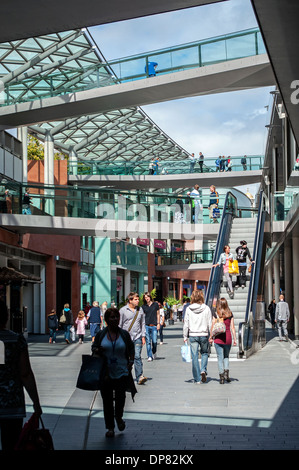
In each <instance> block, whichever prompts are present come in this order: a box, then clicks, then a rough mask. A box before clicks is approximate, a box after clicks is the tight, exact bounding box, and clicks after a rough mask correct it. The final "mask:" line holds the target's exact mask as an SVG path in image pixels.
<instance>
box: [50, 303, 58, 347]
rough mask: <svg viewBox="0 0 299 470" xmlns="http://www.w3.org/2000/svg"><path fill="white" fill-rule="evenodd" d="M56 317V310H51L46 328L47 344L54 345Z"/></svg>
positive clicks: (56, 328)
mask: <svg viewBox="0 0 299 470" xmlns="http://www.w3.org/2000/svg"><path fill="white" fill-rule="evenodd" d="M58 326H59V322H58V316H57V315H56V310H55V309H54V308H52V310H51V312H50V313H49V315H48V328H49V335H50V336H49V343H56V334H57V331H58Z"/></svg>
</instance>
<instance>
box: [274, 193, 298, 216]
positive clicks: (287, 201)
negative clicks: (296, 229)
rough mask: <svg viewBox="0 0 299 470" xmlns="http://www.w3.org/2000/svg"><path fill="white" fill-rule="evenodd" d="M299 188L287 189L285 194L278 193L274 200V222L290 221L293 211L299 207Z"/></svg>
mask: <svg viewBox="0 0 299 470" xmlns="http://www.w3.org/2000/svg"><path fill="white" fill-rule="evenodd" d="M298 204H299V187H297V188H286V190H285V191H284V192H283V191H281V192H276V193H275V194H274V195H273V198H272V207H273V209H274V220H275V221H280V220H288V216H289V214H290V211H291V209H294V207H295V206H296V207H298Z"/></svg>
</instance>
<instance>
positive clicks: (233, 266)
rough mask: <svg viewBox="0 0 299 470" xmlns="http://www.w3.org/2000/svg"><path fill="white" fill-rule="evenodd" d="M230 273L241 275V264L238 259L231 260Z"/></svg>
mask: <svg viewBox="0 0 299 470" xmlns="http://www.w3.org/2000/svg"><path fill="white" fill-rule="evenodd" d="M228 272H229V274H239V263H238V261H237V260H236V259H234V260H229V265H228Z"/></svg>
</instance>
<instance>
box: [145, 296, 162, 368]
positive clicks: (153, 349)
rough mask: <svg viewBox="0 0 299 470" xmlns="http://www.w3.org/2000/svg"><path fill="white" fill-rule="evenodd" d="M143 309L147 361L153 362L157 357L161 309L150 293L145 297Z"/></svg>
mask: <svg viewBox="0 0 299 470" xmlns="http://www.w3.org/2000/svg"><path fill="white" fill-rule="evenodd" d="M142 309H143V311H144V313H145V341H146V350H147V360H148V362H151V361H152V360H153V359H156V356H157V336H158V330H159V328H160V309H159V304H158V302H154V301H153V298H152V296H151V294H150V292H146V293H145V294H144V295H143V306H142Z"/></svg>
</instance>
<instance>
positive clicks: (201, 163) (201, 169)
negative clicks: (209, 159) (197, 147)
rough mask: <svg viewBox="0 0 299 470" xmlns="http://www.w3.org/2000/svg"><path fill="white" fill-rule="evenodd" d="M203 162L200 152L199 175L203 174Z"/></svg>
mask: <svg viewBox="0 0 299 470" xmlns="http://www.w3.org/2000/svg"><path fill="white" fill-rule="evenodd" d="M203 161H204V155H203V154H202V152H199V159H198V163H199V167H200V172H201V173H203Z"/></svg>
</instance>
